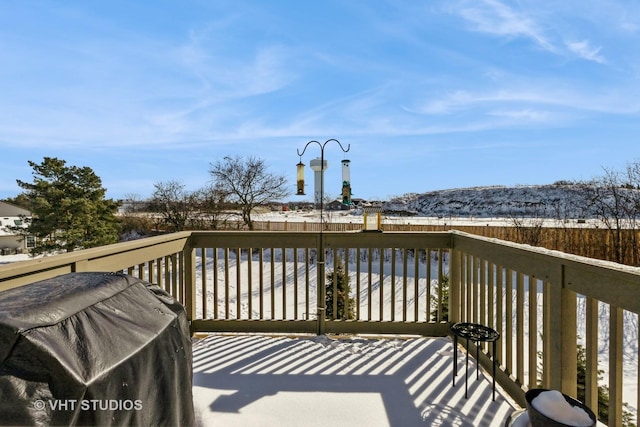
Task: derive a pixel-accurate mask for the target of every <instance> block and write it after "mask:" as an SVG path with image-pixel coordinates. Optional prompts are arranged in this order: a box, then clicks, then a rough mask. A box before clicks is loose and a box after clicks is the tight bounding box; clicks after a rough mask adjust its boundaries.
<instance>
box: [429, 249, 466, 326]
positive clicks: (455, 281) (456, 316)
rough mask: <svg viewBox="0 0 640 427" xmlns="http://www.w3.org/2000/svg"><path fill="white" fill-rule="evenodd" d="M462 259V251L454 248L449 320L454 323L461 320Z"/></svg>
mask: <svg viewBox="0 0 640 427" xmlns="http://www.w3.org/2000/svg"><path fill="white" fill-rule="evenodd" d="M427 259H428V257H427ZM461 260H462V257H461V254H460V251H458V250H456V249H453V250H452V251H451V256H450V259H449V322H452V323H455V322H459V321H460V304H461V301H460V287H461V286H462V283H461V277H462V275H461V271H460V265H461Z"/></svg>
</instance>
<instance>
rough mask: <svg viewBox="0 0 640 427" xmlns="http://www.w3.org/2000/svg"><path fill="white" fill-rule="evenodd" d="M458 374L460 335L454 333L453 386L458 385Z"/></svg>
mask: <svg viewBox="0 0 640 427" xmlns="http://www.w3.org/2000/svg"><path fill="white" fill-rule="evenodd" d="M457 375H458V336H457V335H455V334H454V335H453V374H452V378H453V386H452V387H455V386H456V376H457Z"/></svg>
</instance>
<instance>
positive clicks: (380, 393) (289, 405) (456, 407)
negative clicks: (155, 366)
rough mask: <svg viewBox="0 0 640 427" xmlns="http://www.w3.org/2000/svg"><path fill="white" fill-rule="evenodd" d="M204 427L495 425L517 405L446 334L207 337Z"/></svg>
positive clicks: (200, 347) (199, 400)
mask: <svg viewBox="0 0 640 427" xmlns="http://www.w3.org/2000/svg"><path fill="white" fill-rule="evenodd" d="M193 360H194V405H195V408H196V412H197V414H198V417H199V418H200V419H201V420H202V425H203V426H209V425H220V426H222V425H224V426H251V427H253V426H276V425H277V426H282V427H288V426H292V427H293V426H296V427H297V426H306V427H308V426H367V427H386V426H403V427H405V426H406V427H411V426H443V427H448V426H463V427H475V426H503V425H504V424H505V421H506V420H507V418H508V417H509V415H510V414H511V413H512V412H514V410H515V409H516V408H517V405H515V404H514V402H513V401H511V399H510V398H509V397H508V396H507V395H506V394H505V393H503V392H502V391H501V389H500V387H499V386H498V387H497V392H496V399H495V401H493V400H492V397H491V396H492V388H491V377H490V376H489V375H488V374H486V373H485V372H484V371H483V370H481V372H482V373H481V375H480V381H476V378H475V376H476V371H475V367H476V365H475V363H474V362H473V361H472V362H470V364H469V368H470V369H469V390H468V393H469V395H468V398H466V399H465V396H464V390H465V387H464V377H465V370H464V369H465V364H464V357H463V354H462V352H458V370H457V372H458V377H457V380H456V387H452V372H453V371H452V369H453V351H452V342H451V340H450V339H449V338H415V337H414V338H394V339H378V338H366V337H348V338H339V339H336V338H329V337H326V336H320V337H284V336H265V335H242V336H238V335H211V336H208V337H207V338H204V339H201V340H196V342H195V344H194V357H193Z"/></svg>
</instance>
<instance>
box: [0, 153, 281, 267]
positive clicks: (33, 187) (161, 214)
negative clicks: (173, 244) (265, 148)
mask: <svg viewBox="0 0 640 427" xmlns="http://www.w3.org/2000/svg"><path fill="white" fill-rule="evenodd" d="M28 163H29V166H31V167H32V168H33V172H32V175H33V181H32V182H26V181H21V180H17V183H18V185H19V186H20V188H22V189H23V190H24V191H23V192H22V193H20V194H19V195H17V196H16V197H15V198H9V199H7V202H9V203H12V204H15V205H17V206H21V207H23V208H25V209H27V210H29V211H30V212H31V213H32V218H31V219H30V221H29V222H28V223H27V226H26V227H24V228H23V227H13V228H12V231H14V232H15V233H18V234H20V235H23V236H25V238H26V236H33V237H35V238H36V242H37V243H36V246H35V247H34V248H32V249H31V251H32V254H34V255H35V254H40V253H55V252H60V251H66V252H71V251H74V250H76V249H83V248H91V247H96V246H102V245H106V244H110V243H116V242H118V241H119V240H121V239H123V236H125V237H124V239H129V238H131V237H132V236H136V235H140V234H142V235H145V234H146V233H147V232H148V231H149V229H148V222H149V221H150V222H151V223H152V224H153V228H154V229H155V230H156V231H160V230H162V231H163V232H171V231H181V230H185V229H216V228H218V227H219V226H220V225H221V224H222V223H223V222H224V221H225V220H226V218H228V217H229V216H230V215H232V214H234V213H236V212H239V216H240V218H241V220H242V223H243V224H244V225H245V226H246V227H247V228H248V229H253V219H252V217H251V214H252V211H253V210H254V209H255V208H256V207H258V206H260V205H264V204H268V203H270V202H272V201H275V200H278V199H281V198H284V197H286V196H287V195H288V194H289V189H288V186H287V179H286V177H285V176H283V175H277V174H273V173H270V172H268V170H267V169H268V168H267V164H266V163H265V161H264V160H262V159H258V158H255V157H249V158H246V159H245V158H242V157H239V156H236V157H224V159H223V160H220V161H216V162H214V163H212V164H211V167H210V170H209V173H210V175H211V182H210V183H208V184H207V185H205V186H204V187H203V188H201V189H198V190H195V191H189V190H187V189H186V187H185V186H184V184H182V183H180V182H179V181H175V180H171V181H166V182H158V183H155V184H154V188H155V190H154V192H153V194H152V195H151V198H150V199H149V200H148V201H146V202H145V201H142V199H141V198H140V197H139V196H137V195H135V194H133V193H132V194H128V195H127V196H126V198H125V200H121V201H116V200H113V199H108V198H106V192H107V190H106V189H105V188H104V187H103V186H102V181H101V180H100V178H99V177H98V176H97V175H96V174H95V172H94V171H93V170H92V169H91V168H89V167H87V166H84V167H78V166H69V165H67V164H66V161H64V160H61V159H58V158H54V157H45V158H44V159H43V161H42V162H41V163H36V162H33V161H29V162H28ZM123 205H124V207H125V211H126V213H127V215H125V216H124V217H123V216H118V215H117V212H118V209H119V208H120V207H123ZM141 210H144V211H145V212H146V213H149V215H145V216H140V215H136V214H139V213H140V211H141ZM25 219H26V218H25Z"/></svg>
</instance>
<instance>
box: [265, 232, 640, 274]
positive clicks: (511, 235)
mask: <svg viewBox="0 0 640 427" xmlns="http://www.w3.org/2000/svg"><path fill="white" fill-rule="evenodd" d="M320 228H321V226H320V223H318V222H298V221H262V222H255V223H254V230H256V231H292V232H293V231H294V232H319V231H320ZM382 228H383V230H384V231H386V232H402V231H412V232H431V231H449V230H459V231H463V232H465V233H471V234H475V235H477V236H483V237H490V238H495V239H501V240H507V241H510V242H515V243H524V244H528V245H532V246H540V247H543V248H547V249H553V250H558V251H562V252H566V253H570V254H574V255H580V256H585V257H589V258H596V259H602V260H605V261H614V262H619V263H621V264H626V265H633V266H640V248H639V246H638V245H639V243H640V230H634V229H624V230H619V231H616V230H609V229H607V228H594V227H586V226H583V227H569V226H567V227H526V226H518V227H516V226H500V225H493V224H491V222H490V221H489V222H487V224H486V225H456V224H446V222H443V223H442V224H440V225H426V224H398V223H395V224H394V223H383V225H382ZM324 230H325V231H342V232H346V231H359V230H362V224H361V223H358V222H355V221H354V222H350V223H339V222H336V223H332V222H328V223H325V225H324Z"/></svg>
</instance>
